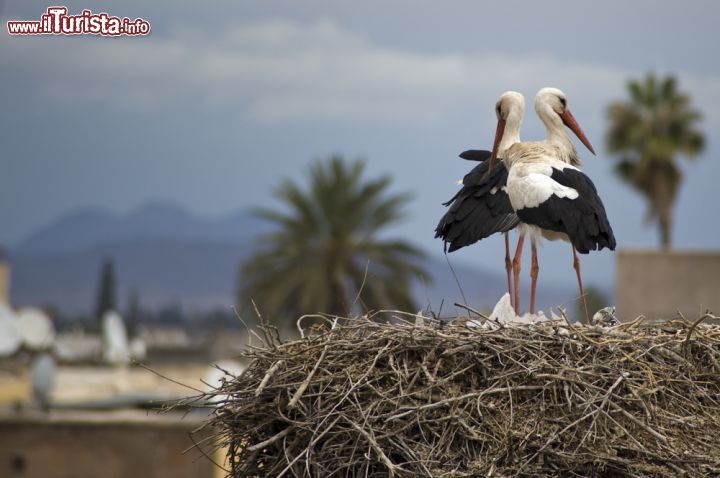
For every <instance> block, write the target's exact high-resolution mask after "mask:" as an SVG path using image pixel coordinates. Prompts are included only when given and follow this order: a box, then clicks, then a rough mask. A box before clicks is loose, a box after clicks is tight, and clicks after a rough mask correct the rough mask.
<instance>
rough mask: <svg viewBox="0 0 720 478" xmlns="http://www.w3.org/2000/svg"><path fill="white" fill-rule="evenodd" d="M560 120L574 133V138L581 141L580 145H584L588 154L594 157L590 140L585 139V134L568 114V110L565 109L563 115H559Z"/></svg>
mask: <svg viewBox="0 0 720 478" xmlns="http://www.w3.org/2000/svg"><path fill="white" fill-rule="evenodd" d="M560 118H562V122H563V123H564V124H565V126H567V127H568V128H570V129H571V130H572V132H573V133H575V136H577V137H578V139H579V140H580V141H582V144H584V145H585V147H586V148H587V149H589V150H590V152H591V153H592V154H593V155H594V154H595V150H594V149H593V147H592V144H590V140H589V139H587V136H585V133H583V130H582V128H580V125H579V124H578V122H577V120H576V119H575V117H574V116H573V115H572V113H570V110H568V109H566V110H565V112H564V113H563V114H561V115H560Z"/></svg>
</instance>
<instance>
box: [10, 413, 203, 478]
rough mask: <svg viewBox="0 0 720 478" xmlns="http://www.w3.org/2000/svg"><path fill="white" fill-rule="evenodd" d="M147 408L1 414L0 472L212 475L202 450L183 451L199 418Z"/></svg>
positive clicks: (25, 475) (30, 476)
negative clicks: (131, 412)
mask: <svg viewBox="0 0 720 478" xmlns="http://www.w3.org/2000/svg"><path fill="white" fill-rule="evenodd" d="M149 413H150V415H149V416H147V415H146V413H145V412H135V414H134V415H133V416H131V417H127V416H121V417H118V416H117V415H113V414H108V413H102V414H99V413H92V414H89V413H79V414H78V413H75V414H73V415H70V416H68V415H63V416H59V417H58V416H52V415H51V416H50V418H49V419H48V418H46V417H35V418H31V419H28V418H20V417H17V416H15V417H11V418H6V419H0V477H2V478H130V477H133V478H144V477H152V478H212V477H213V476H214V474H215V467H214V465H212V463H211V462H210V461H209V460H207V459H206V458H205V457H203V456H202V454H201V452H200V451H199V450H197V449H192V450H189V451H188V452H187V453H184V454H183V451H185V450H186V449H188V448H190V447H192V445H193V443H192V441H191V440H190V438H189V436H188V433H189V432H190V431H191V430H192V429H194V428H195V427H197V426H198V422H197V421H193V420H191V419H186V420H180V418H179V417H172V418H171V419H168V417H167V416H165V417H162V418H161V417H157V416H153V415H154V414H155V412H149ZM201 438H202V437H196V439H197V440H199V439H201ZM208 448H209V447H206V449H208Z"/></svg>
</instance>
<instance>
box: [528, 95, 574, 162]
mask: <svg viewBox="0 0 720 478" xmlns="http://www.w3.org/2000/svg"><path fill="white" fill-rule="evenodd" d="M537 114H538V116H539V117H540V120H541V121H542V122H543V124H544V125H545V129H546V130H547V139H545V142H547V143H548V144H550V145H552V146H554V147H555V148H557V150H558V152H559V155H558V159H559V160H560V161H563V162H565V163H569V164H572V165H573V166H578V165H580V157H579V156H578V154H577V151H576V150H575V145H574V144H573V142H572V140H571V139H570V135H569V134H568V132H567V128H565V125H564V124H563V122H562V119H560V115H558V114H557V113H556V112H555V111H554V110H553V109H552V108H551V107H550V105H547V104H545V105H543V106H542V107H541V108H538V109H537Z"/></svg>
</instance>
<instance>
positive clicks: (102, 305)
mask: <svg viewBox="0 0 720 478" xmlns="http://www.w3.org/2000/svg"><path fill="white" fill-rule="evenodd" d="M116 297H117V293H116V284H115V270H114V268H113V261H112V259H110V258H107V259H105V261H104V262H103V265H102V270H101V272H100V287H99V288H98V293H97V301H96V306H95V318H96V319H97V320H98V321H99V320H101V319H102V316H103V315H104V314H105V312H107V311H108V310H117V309H116V306H117V299H116Z"/></svg>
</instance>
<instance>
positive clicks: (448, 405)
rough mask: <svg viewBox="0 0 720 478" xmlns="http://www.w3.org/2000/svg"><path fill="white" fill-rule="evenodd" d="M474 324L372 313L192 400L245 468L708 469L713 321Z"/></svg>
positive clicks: (598, 472)
mask: <svg viewBox="0 0 720 478" xmlns="http://www.w3.org/2000/svg"><path fill="white" fill-rule="evenodd" d="M707 317H708V316H705V317H703V318H702V319H700V320H698V321H696V322H695V323H687V322H683V321H672V322H668V323H665V324H662V325H655V326H652V327H649V326H644V325H643V324H642V323H640V322H641V321H640V320H638V321H635V322H634V323H630V324H623V325H619V326H615V327H612V328H603V327H599V326H590V327H581V326H576V325H572V324H570V323H568V322H567V321H564V320H563V321H547V322H544V323H540V324H533V325H528V324H517V325H513V324H510V325H504V326H500V327H499V328H489V329H483V328H481V327H469V326H468V324H467V323H465V324H462V323H454V324H453V323H451V324H448V325H445V326H443V327H437V326H432V325H427V324H426V323H422V324H420V325H418V324H417V323H416V321H415V318H414V317H413V316H409V315H405V316H404V318H405V319H408V318H409V319H410V320H409V321H407V320H404V319H403V318H399V317H398V314H389V313H388V314H376V315H375V316H372V317H363V318H360V319H354V320H346V321H344V322H343V323H342V324H340V323H338V320H337V319H335V320H334V321H333V326H332V327H315V330H314V333H313V334H312V335H310V336H307V337H304V338H302V339H299V340H293V341H287V342H282V341H280V340H279V339H278V337H277V334H276V333H275V331H274V329H272V328H271V327H268V326H265V327H261V328H260V330H259V332H258V334H257V336H258V337H260V338H262V340H263V341H264V343H263V344H262V346H260V347H250V348H249V349H248V351H247V352H246V353H245V354H244V356H245V358H246V359H248V360H249V366H248V368H247V369H246V370H245V371H244V372H243V373H242V374H241V375H239V376H237V377H233V376H229V375H228V376H227V377H226V380H225V381H224V383H223V384H222V385H221V386H220V387H219V388H217V389H216V390H215V391H214V392H213V393H211V394H210V395H208V396H205V397H204V398H207V399H210V400H213V401H214V402H215V403H216V405H217V406H216V408H215V410H214V413H213V415H212V416H211V419H210V423H209V424H210V425H212V426H213V427H214V428H215V429H216V430H218V433H219V442H220V444H221V445H224V446H227V447H228V449H229V456H228V460H229V466H230V470H229V474H230V476H232V477H248V476H263V477H264V476H272V477H280V476H303V477H305V476H307V477H310V476H313V477H315V476H318V477H332V476H338V477H344V476H351V477H355V476H363V477H367V476H370V477H374V476H383V477H384V476H396V477H404V476H408V477H410V476H428V477H462V476H496V477H504V476H528V477H531V476H532V477H538V476H540V477H542V476H596V477H605V476H607V477H622V476H632V477H643V476H648V477H649V476H653V477H658V476H668V477H670V476H672V477H676V476H693V477H696V476H718V474H720V376H719V375H718V374H719V373H720V326H717V325H709V324H707V323H704V322H703V320H704V319H706V318H707Z"/></svg>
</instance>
